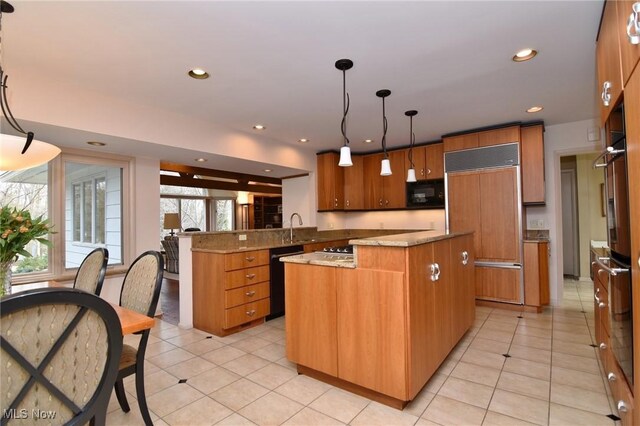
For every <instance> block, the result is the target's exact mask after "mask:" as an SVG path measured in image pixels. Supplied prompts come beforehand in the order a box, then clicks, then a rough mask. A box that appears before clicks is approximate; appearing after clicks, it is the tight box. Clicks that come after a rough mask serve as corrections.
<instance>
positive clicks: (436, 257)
mask: <svg viewBox="0 0 640 426" xmlns="http://www.w3.org/2000/svg"><path fill="white" fill-rule="evenodd" d="M449 248H450V246H449V240H442V241H437V242H435V243H431V244H423V245H420V246H414V247H411V248H409V249H408V269H407V271H408V277H407V283H408V305H407V324H408V329H409V336H408V338H409V358H408V359H409V366H410V367H409V368H410V371H409V373H410V376H409V396H410V397H411V398H413V397H414V396H415V395H417V393H418V392H419V391H420V389H422V387H423V386H424V384H425V383H426V381H427V380H428V379H429V377H431V375H433V373H434V372H435V371H436V370H437V368H438V366H439V365H440V362H441V360H442V359H444V357H445V356H446V354H447V352H448V351H449V349H450V348H451V344H452V334H451V312H450V308H451V306H450V303H451V302H450V299H451V293H449V288H448V287H449V286H448V284H449V277H448V274H449V272H448V261H447V260H446V259H443V257H446V258H448V257H449ZM436 263H438V264H439V265H440V271H441V275H440V279H438V280H436V281H433V280H432V279H431V275H432V273H431V265H434V264H436Z"/></svg>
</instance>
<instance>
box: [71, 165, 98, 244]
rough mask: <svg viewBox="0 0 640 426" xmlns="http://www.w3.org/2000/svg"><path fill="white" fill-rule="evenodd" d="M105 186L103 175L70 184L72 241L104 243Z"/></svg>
mask: <svg viewBox="0 0 640 426" xmlns="http://www.w3.org/2000/svg"><path fill="white" fill-rule="evenodd" d="M105 187H106V180H105V178H104V177H100V178H97V179H92V180H87V181H85V182H82V183H75V184H73V185H72V188H73V189H72V192H73V194H72V197H73V225H72V226H73V241H75V242H83V243H90V244H104V242H105V235H104V233H105V223H104V222H105V196H106V192H105Z"/></svg>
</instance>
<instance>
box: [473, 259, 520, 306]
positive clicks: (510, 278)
mask: <svg viewBox="0 0 640 426" xmlns="http://www.w3.org/2000/svg"><path fill="white" fill-rule="evenodd" d="M476 280H479V282H480V283H481V285H480V286H478V285H477V283H478V281H476V290H477V289H478V288H479V289H480V294H476V296H478V297H479V298H481V299H487V300H494V301H497V302H510V303H520V270H518V269H505V268H491V267H481V266H476Z"/></svg>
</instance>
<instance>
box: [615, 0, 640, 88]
mask: <svg viewBox="0 0 640 426" xmlns="http://www.w3.org/2000/svg"><path fill="white" fill-rule="evenodd" d="M636 2H637V0H618V1H617V2H616V6H617V11H618V19H617V22H616V30H617V31H618V42H619V43H620V61H621V63H622V81H623V83H624V86H625V87H626V85H627V83H628V82H629V78H631V74H632V73H633V70H634V68H635V67H636V64H637V63H638V60H640V43H638V44H632V43H631V41H629V36H628V35H627V23H628V21H629V18H630V16H631V15H632V14H633V5H634V3H636ZM638 19H640V18H638ZM637 35H638V37H640V34H637Z"/></svg>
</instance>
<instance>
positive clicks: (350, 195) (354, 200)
mask: <svg viewBox="0 0 640 426" xmlns="http://www.w3.org/2000/svg"><path fill="white" fill-rule="evenodd" d="M351 162H352V163H353V166H351V167H344V209H345V210H362V209H364V193H363V191H362V186H363V185H364V157H362V156H360V155H352V156H351Z"/></svg>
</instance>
